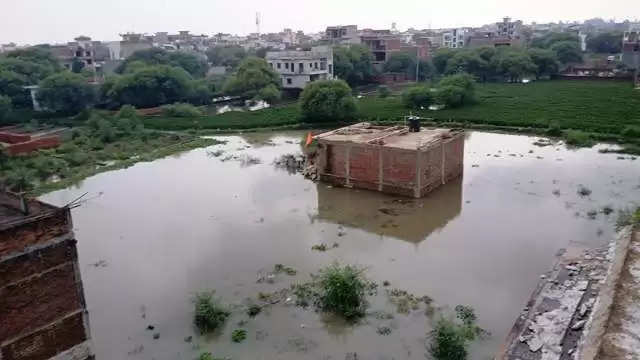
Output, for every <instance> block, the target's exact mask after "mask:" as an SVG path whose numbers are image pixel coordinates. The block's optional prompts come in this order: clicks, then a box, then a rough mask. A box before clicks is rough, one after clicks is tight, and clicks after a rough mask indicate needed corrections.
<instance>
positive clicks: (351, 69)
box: [333, 45, 375, 86]
mask: <svg viewBox="0 0 640 360" xmlns="http://www.w3.org/2000/svg"><path fill="white" fill-rule="evenodd" d="M372 61H373V55H371V51H369V48H368V47H366V46H364V45H351V46H337V47H335V48H334V49H333V68H334V74H335V75H336V76H337V77H338V78H340V79H342V80H344V81H346V82H347V83H348V84H349V85H351V86H355V85H362V84H367V83H371V82H372V81H373V80H374V76H375V72H374V69H373V66H372V64H371V63H372Z"/></svg>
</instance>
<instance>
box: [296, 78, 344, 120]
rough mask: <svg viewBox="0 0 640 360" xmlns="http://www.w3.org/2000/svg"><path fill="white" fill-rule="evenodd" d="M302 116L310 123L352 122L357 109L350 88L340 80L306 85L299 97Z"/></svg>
mask: <svg viewBox="0 0 640 360" xmlns="http://www.w3.org/2000/svg"><path fill="white" fill-rule="evenodd" d="M300 108H301V111H302V116H303V118H304V119H305V120H307V121H310V122H334V121H344V120H352V119H354V118H355V116H356V112H357V108H356V103H355V100H354V99H353V96H352V94H351V88H350V87H349V85H347V83H346V82H344V81H342V80H322V81H314V82H312V83H310V84H308V85H307V86H306V87H305V88H304V90H303V91H302V94H301V95H300Z"/></svg>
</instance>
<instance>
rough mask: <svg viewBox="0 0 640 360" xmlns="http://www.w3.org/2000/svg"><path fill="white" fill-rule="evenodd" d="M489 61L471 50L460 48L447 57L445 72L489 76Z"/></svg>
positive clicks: (481, 76) (483, 77) (484, 77)
mask: <svg viewBox="0 0 640 360" xmlns="http://www.w3.org/2000/svg"><path fill="white" fill-rule="evenodd" d="M489 71H490V68H489V62H488V61H487V60H485V59H484V58H482V57H481V56H480V53H479V52H477V51H473V50H460V51H457V52H455V54H454V55H453V56H452V57H451V58H449V59H448V61H447V66H446V68H445V71H444V73H445V74H457V73H468V74H474V75H476V76H478V77H480V78H482V79H486V78H488V77H489V75H490V74H489Z"/></svg>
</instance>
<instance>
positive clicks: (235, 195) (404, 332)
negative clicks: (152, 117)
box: [43, 132, 640, 360]
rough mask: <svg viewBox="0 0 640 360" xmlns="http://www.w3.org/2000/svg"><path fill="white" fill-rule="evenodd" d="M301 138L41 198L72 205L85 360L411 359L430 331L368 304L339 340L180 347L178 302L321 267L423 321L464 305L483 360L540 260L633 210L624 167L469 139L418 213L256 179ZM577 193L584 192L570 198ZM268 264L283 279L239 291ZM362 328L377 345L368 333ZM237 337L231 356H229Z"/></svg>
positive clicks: (133, 172)
mask: <svg viewBox="0 0 640 360" xmlns="http://www.w3.org/2000/svg"><path fill="white" fill-rule="evenodd" d="M301 135H302V134H301V133H283V134H275V133H274V134H271V133H263V134H252V135H246V136H228V137H218V138H219V139H223V140H227V141H228V142H227V144H225V145H216V146H212V147H209V148H206V149H197V150H192V151H189V152H185V153H183V154H180V155H175V156H172V157H168V158H164V159H160V160H156V161H153V162H150V163H140V164H137V165H135V166H132V167H130V168H128V169H124V170H117V171H112V172H108V173H103V174H99V175H96V176H93V177H91V178H88V179H86V180H85V181H83V182H82V183H81V184H79V185H78V186H76V187H72V188H69V189H66V190H61V191H57V192H53V193H49V194H47V195H45V196H43V199H44V200H46V201H50V202H53V203H55V204H58V205H64V204H66V203H68V202H70V201H71V200H74V199H75V198H77V197H78V196H79V195H81V194H83V193H85V192H87V193H88V194H87V195H86V196H85V198H84V199H85V200H84V203H83V204H82V206H81V207H79V208H76V209H75V210H74V213H73V217H74V226H75V231H76V236H77V238H78V239H79V242H78V251H79V258H80V261H81V262H82V264H81V266H82V268H81V273H82V278H83V282H84V287H85V293H86V299H87V305H88V308H89V312H90V319H91V332H92V337H93V341H94V344H95V350H96V355H97V357H98V358H106V359H118V358H132V359H135V358H141V359H142V358H145V359H148V358H155V359H159V360H160V359H193V358H194V357H195V356H196V355H197V354H198V353H200V352H201V351H204V350H206V351H211V352H213V353H214V355H216V356H220V357H223V356H230V357H232V358H234V359H250V358H252V359H253V358H255V359H262V358H264V359H274V358H278V359H299V358H309V359H329V358H331V359H344V358H345V356H346V355H347V354H348V353H354V352H355V353H357V354H358V358H362V359H370V358H372V359H391V358H395V359H423V358H424V354H425V352H426V350H425V338H426V334H427V332H428V331H429V330H430V328H431V325H430V324H431V321H432V318H433V317H429V316H425V312H424V311H423V310H421V311H414V312H411V313H410V314H399V313H397V312H396V311H395V310H396V309H395V307H393V306H392V305H391V304H389V303H388V301H387V300H388V299H387V298H386V297H385V296H384V291H379V295H378V296H377V297H375V298H372V306H371V310H372V311H383V312H385V313H391V314H393V318H392V319H388V318H387V317H386V316H385V317H384V319H380V318H379V317H376V316H375V315H372V316H368V317H367V318H366V319H365V321H363V322H362V323H360V324H357V325H348V324H344V323H342V322H340V321H336V320H335V319H332V318H330V317H324V316H320V315H318V314H316V313H314V312H313V311H310V310H304V309H300V308H297V307H295V306H292V305H291V306H289V305H284V304H279V305H278V306H274V307H271V308H269V309H266V310H265V311H264V312H263V313H261V314H259V315H258V316H257V317H256V318H254V319H249V318H248V317H247V316H245V315H242V314H240V313H234V315H233V317H232V318H231V319H230V320H229V321H228V323H227V325H226V326H225V328H224V329H223V331H222V333H220V334H216V335H214V336H211V337H199V336H197V335H196V332H195V330H194V329H193V326H192V304H191V302H190V299H191V297H192V295H193V294H194V293H195V292H196V291H200V290H205V289H215V290H216V291H217V295H218V296H220V297H221V298H222V300H223V301H224V302H226V303H229V304H242V303H243V302H244V301H245V299H246V298H247V297H251V298H255V297H256V296H257V295H258V293H259V292H271V291H275V290H278V289H281V288H285V287H288V286H289V285H290V284H291V283H293V282H303V281H306V280H307V279H308V275H309V273H311V272H315V271H317V270H318V269H319V268H320V267H322V266H324V265H326V264H328V263H331V262H332V261H339V262H342V263H349V264H357V265H361V266H364V267H367V269H368V271H367V275H368V277H369V278H370V279H371V280H374V281H376V282H378V283H379V284H381V283H382V282H383V281H385V280H387V281H389V282H390V284H391V285H390V287H392V288H399V289H405V290H408V291H409V292H411V293H413V294H416V295H418V296H422V295H427V296H429V297H430V298H432V299H433V301H434V304H435V306H436V307H437V308H438V311H437V313H436V316H440V314H446V313H447V312H448V311H450V310H451V309H452V308H453V307H454V306H455V305H457V304H465V305H471V306H472V307H474V309H475V310H476V314H477V315H478V325H480V326H482V327H483V328H485V329H486V330H489V331H490V332H491V333H492V335H491V336H490V337H489V338H487V339H485V340H481V341H478V342H476V343H475V344H474V345H473V347H472V358H473V359H487V358H491V357H492V356H493V355H494V354H495V353H496V352H497V350H498V348H499V346H500V345H501V343H502V341H503V340H504V338H505V335H506V334H507V332H508V331H509V330H510V328H511V326H512V325H513V322H514V320H515V318H516V317H517V316H518V314H519V313H520V311H521V309H522V307H523V306H524V304H525V302H526V301H527V300H528V297H529V295H530V293H531V291H532V290H533V288H534V287H535V285H536V283H537V281H538V280H539V275H540V274H542V273H543V272H545V271H546V270H548V269H549V267H550V266H551V264H552V263H553V256H554V254H555V253H556V252H557V251H558V250H559V249H561V248H566V247H593V246H597V245H602V244H604V243H606V242H607V241H608V240H609V239H611V237H612V236H613V223H614V221H615V212H614V213H611V214H608V215H605V214H604V212H608V211H606V210H604V209H605V208H611V209H614V210H615V209H620V208H625V207H628V206H631V205H632V204H636V205H637V204H638V203H639V202H640V179H639V178H638V173H639V171H638V170H640V160H634V158H632V157H630V156H620V155H616V154H600V153H598V151H597V150H598V148H597V147H596V148H593V149H580V150H569V149H567V148H566V147H564V146H562V145H552V146H545V147H539V146H535V145H533V142H534V140H535V139H534V138H530V137H525V136H513V135H499V134H490V133H479V132H475V133H470V134H469V135H468V137H467V140H466V148H465V170H464V178H463V179H461V180H460V181H458V182H454V183H451V184H447V185H445V186H443V187H442V188H440V189H438V190H437V191H435V192H433V193H432V194H431V195H430V196H428V197H426V198H424V199H421V200H407V199H400V198H397V197H391V196H386V195H383V194H378V193H374V192H368V191H359V190H349V189H340V188H332V187H328V186H327V185H325V184H315V183H313V182H310V181H309V180H306V179H304V178H303V177H302V176H300V175H297V174H290V173H288V172H287V171H286V170H282V169H276V168H275V167H274V166H273V165H272V162H273V160H274V159H275V158H277V157H278V156H280V155H282V154H286V153H291V152H296V151H299V150H300V148H299V145H298V142H299V139H300V137H301ZM221 152H223V153H221ZM256 159H258V160H259V161H257V160H256ZM258 162H259V163H258ZM583 187H584V188H586V189H588V190H590V193H588V194H587V192H585V191H582V195H581V194H578V190H579V189H582V188H583ZM334 242H336V243H338V244H339V246H338V247H336V248H332V249H330V250H328V251H326V252H318V251H313V250H311V247H312V246H313V245H317V244H320V243H326V244H333V243H334ZM278 263H280V264H285V265H288V266H291V267H293V268H295V269H296V270H297V271H298V273H297V275H296V276H286V275H279V276H278V277H276V278H275V279H274V283H269V282H260V283H258V282H257V280H259V279H260V278H261V274H264V273H265V272H268V271H270V270H271V269H272V268H273V266H274V264H278ZM381 289H382V286H381ZM241 321H247V322H246V323H245V324H242V325H241V326H240V325H238V322H241ZM148 325H152V326H154V330H153V331H149V330H147V327H148ZM380 325H384V326H388V327H389V328H390V329H391V330H392V331H391V333H390V334H388V335H381V334H379V333H378V332H377V327H379V326H380ZM239 327H242V328H244V329H246V330H247V331H248V337H247V340H246V341H245V342H243V343H240V344H236V343H232V342H231V339H230V334H231V332H232V331H233V330H234V329H237V328H239ZM154 333H158V334H159V338H158V339H153V334H154ZM189 336H193V338H192V340H191V342H188V341H185V338H186V339H187V340H189V339H188V337H189Z"/></svg>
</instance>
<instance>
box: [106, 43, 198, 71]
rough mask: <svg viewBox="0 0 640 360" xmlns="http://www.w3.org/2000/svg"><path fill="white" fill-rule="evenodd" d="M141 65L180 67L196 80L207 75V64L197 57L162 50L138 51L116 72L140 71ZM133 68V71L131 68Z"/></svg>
mask: <svg viewBox="0 0 640 360" xmlns="http://www.w3.org/2000/svg"><path fill="white" fill-rule="evenodd" d="M141 64H146V65H167V66H172V67H179V68H182V69H183V70H185V71H186V72H188V73H189V74H191V76H193V77H196V78H201V77H204V76H205V74H206V73H207V69H208V65H207V62H206V61H205V60H204V59H202V58H200V57H198V56H197V55H194V54H190V53H185V52H181V51H174V52H169V51H166V50H164V49H160V48H151V49H144V50H138V51H136V52H134V53H133V54H131V56H129V57H128V58H127V59H126V60H125V61H124V62H123V63H122V64H120V66H118V68H117V69H116V72H118V73H121V74H122V73H127V72H130V70H133V71H132V72H135V71H137V70H140V68H141ZM130 66H132V68H133V69H130V68H129V67H130Z"/></svg>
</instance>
